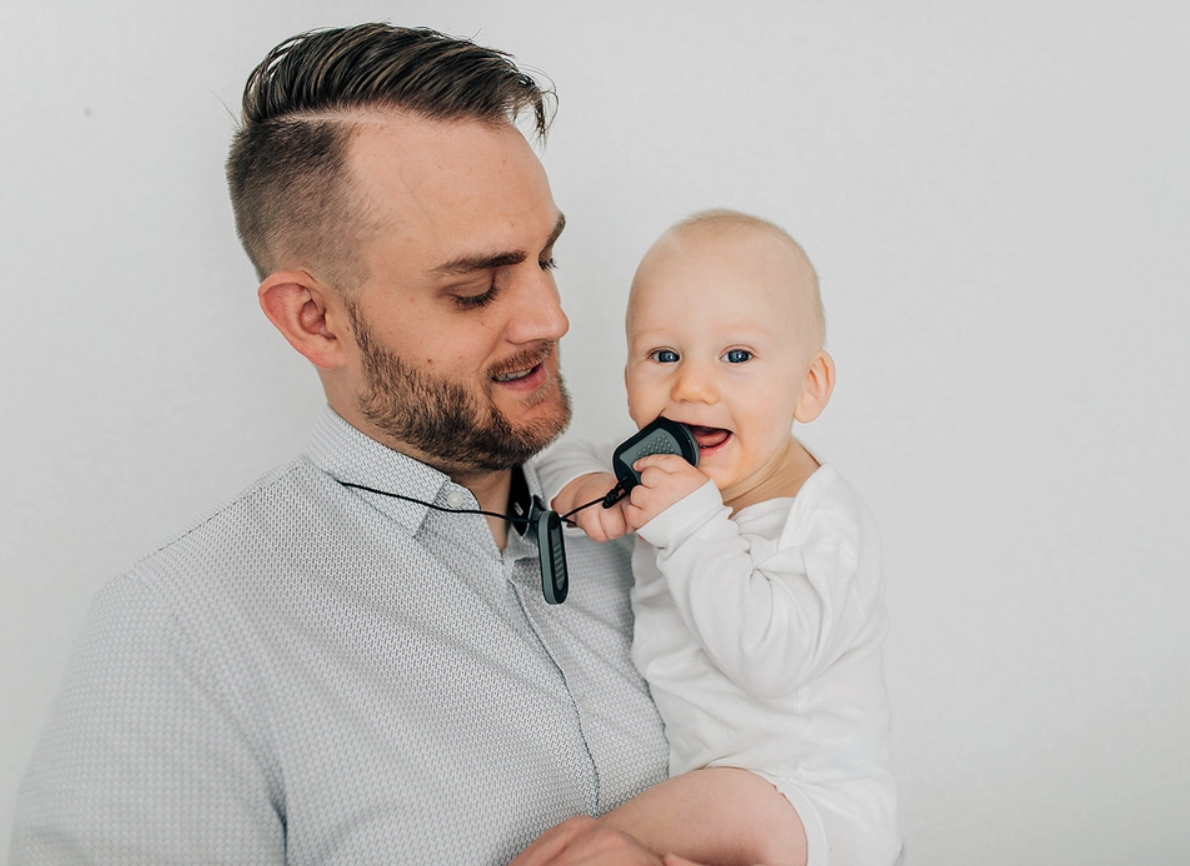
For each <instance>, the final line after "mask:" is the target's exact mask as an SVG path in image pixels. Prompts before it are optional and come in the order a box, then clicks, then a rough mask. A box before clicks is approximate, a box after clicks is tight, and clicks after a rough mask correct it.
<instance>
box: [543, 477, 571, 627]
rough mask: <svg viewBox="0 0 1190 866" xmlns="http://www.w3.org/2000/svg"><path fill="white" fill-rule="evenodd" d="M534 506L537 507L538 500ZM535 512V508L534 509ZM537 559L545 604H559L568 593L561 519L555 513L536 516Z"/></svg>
mask: <svg viewBox="0 0 1190 866" xmlns="http://www.w3.org/2000/svg"><path fill="white" fill-rule="evenodd" d="M534 499H535V500H536V501H535V502H534V505H535V506H536V505H539V504H540V502H541V501H540V500H539V499H537V498H536V497H534ZM534 510H536V508H535V509H534ZM537 558H538V560H539V561H540V563H541V592H542V594H543V595H544V596H545V600H546V603H547V604H561V603H562V602H564V601H566V594H567V593H568V592H569V591H570V575H569V574H568V573H567V571H566V547H565V545H563V543H562V519H561V518H560V517H558V512H556V511H546V510H544V508H543V510H542V511H541V512H540V513H539V514H538V515H537Z"/></svg>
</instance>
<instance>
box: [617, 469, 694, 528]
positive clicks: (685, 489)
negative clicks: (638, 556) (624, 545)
mask: <svg viewBox="0 0 1190 866" xmlns="http://www.w3.org/2000/svg"><path fill="white" fill-rule="evenodd" d="M633 468H634V469H635V470H636V471H637V472H639V473H640V484H638V485H636V486H635V487H633V488H632V491H631V492H630V493H629V494H628V500H629V504H628V507H627V508H625V509H624V516H625V518H627V520H628V528H629V529H631V530H632V531H633V532H635V531H636V530H638V529H640V528H641V527H642V526H644V525H645V524H646V523H648V522H649V521H650V520H652V519H653V518H654V517H656V516H657V515H658V514H660V513H661V512H662V511H664V510H665V509H667V508H669V507H670V506H671V505H673V504H674V503H675V502H677V501H678V500H679V499H682V498H684V497H686V496H688V495H690V494H691V493H693V492H694V491H695V490H697V489H698V488H700V487H702V486H703V485H704V484H706V483H707V476H705V475H703V474H702V473H701V472H699V471H698V469H696V468H695V467H694V466H691V465H690V464H689V463H687V462H686V461H685V460H684V459H683V458H681V457H679V456H678V455H677V454H652V455H650V456H648V457H642V458H641V459H640V460H637V461H636V463H634V464H633Z"/></svg>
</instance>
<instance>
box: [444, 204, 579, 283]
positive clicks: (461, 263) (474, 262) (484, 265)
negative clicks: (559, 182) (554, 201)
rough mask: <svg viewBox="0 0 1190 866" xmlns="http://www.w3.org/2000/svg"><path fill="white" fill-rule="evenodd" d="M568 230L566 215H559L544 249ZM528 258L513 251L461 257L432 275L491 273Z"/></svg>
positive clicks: (526, 255) (518, 251)
mask: <svg viewBox="0 0 1190 866" xmlns="http://www.w3.org/2000/svg"><path fill="white" fill-rule="evenodd" d="M564 228H566V215H565V214H561V213H559V214H558V221H557V222H556V223H554V230H553V231H552V232H550V236H549V239H548V240H546V242H545V246H543V247H542V249H546V250H548V249H549V248H550V247H552V246H553V245H554V242H555V241H556V240H558V236H559V235H560V234H562V229H564ZM526 258H528V253H526V252H525V251H524V250H513V251H511V252H506V253H496V254H495V255H483V254H480V255H473V256H460V257H459V258H457V259H453V260H452V261H449V262H447V263H446V264H444V265H439V266H438V267H436V268H434V270H433V272H432V273H435V274H439V275H442V276H463V275H465V274H471V273H475V272H476V271H490V270H495V269H496V268H506V267H509V266H510V265H519V264H520V263H521V262H523V261H524V260H525V259H526Z"/></svg>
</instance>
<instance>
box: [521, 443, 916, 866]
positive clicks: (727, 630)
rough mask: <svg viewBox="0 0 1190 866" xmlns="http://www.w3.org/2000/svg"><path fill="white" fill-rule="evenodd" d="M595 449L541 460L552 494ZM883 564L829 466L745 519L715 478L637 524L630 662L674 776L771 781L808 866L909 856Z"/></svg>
mask: <svg viewBox="0 0 1190 866" xmlns="http://www.w3.org/2000/svg"><path fill="white" fill-rule="evenodd" d="M590 457H591V452H590V451H587V450H585V449H583V448H582V446H573V447H572V446H561V447H560V448H557V449H554V451H553V452H552V454H551V455H549V456H547V457H546V458H545V459H544V462H545V463H546V464H547V465H546V466H544V467H542V466H540V465H539V470H542V471H543V473H544V474H543V478H547V485H546V486H547V490H549V491H550V492H551V493H552V492H554V491H556V490H558V489H560V487H561V486H562V484H564V483H565V479H568V478H572V477H574V476H575V474H576V470H577V469H578V466H579V464H581V465H582V467H583V470H582V471H586V472H590V471H593V469H594V467H593V466H592V465H591V462H590ZM584 458H585V461H586V462H584ZM604 465H606V464H604ZM602 471H606V470H602ZM558 482H561V483H558ZM555 484H557V486H554V485H555ZM596 507H598V506H596ZM879 562H880V556H879V538H878V537H877V534H876V529H875V525H874V521H873V519H872V517H871V515H870V514H869V512H868V510H867V508H866V507H865V506H864V505H863V503H862V501H861V500H860V499H859V496H858V495H857V494H856V492H855V491H854V490H853V489H852V488H851V486H850V485H849V484H847V482H846V481H844V480H843V478H842V476H840V475H839V473H838V471H837V470H836V469H835V468H834V467H833V466H830V465H823V466H821V467H820V468H819V469H818V470H817V471H816V472H815V473H814V474H813V475H812V476H811V477H810V478H809V479H808V480H807V481H806V483H805V484H804V485H803V486H802V489H801V490H800V491H799V492H798V494H797V496H796V497H795V498H792V499H790V498H784V499H774V500H770V501H767V502H761V503H757V504H756V505H752V506H750V507H748V508H744V509H742V510H741V511H740V512H739V513H737V514H736V515H735V516H734V517H732V516H731V513H730V509H729V508H728V507H727V506H725V505H724V504H723V501H722V498H721V497H720V495H719V491H718V490H717V489H716V487H715V485H714V482H710V481H708V482H707V484H706V485H704V486H703V487H701V488H699V489H698V490H696V491H694V492H693V493H691V494H690V495H689V496H687V497H685V498H684V499H682V500H681V501H679V502H677V503H675V504H674V505H673V506H671V507H670V508H668V509H666V510H665V511H664V512H662V513H661V514H659V515H658V516H657V517H655V518H654V519H653V520H651V521H650V522H649V523H647V524H645V525H644V526H642V527H641V528H640V530H639V531H638V532H637V542H636V549H635V551H634V553H633V559H632V566H633V573H634V575H635V578H636V585H635V587H634V588H633V590H632V607H633V611H634V612H635V615H636V624H635V631H634V634H633V648H632V658H633V661H634V662H635V663H636V666H637V667H638V668H639V669H640V672H641V674H642V675H643V676H644V677H645V679H646V680H648V683H649V688H650V689H651V691H652V695H653V700H654V701H655V702H656V704H657V709H658V710H659V712H660V713H661V717H662V719H663V720H664V721H665V733H666V737H667V739H668V740H669V746H670V765H669V772H670V775H671V776H676V775H678V774H680V773H684V772H686V771H688V770H693V769H697V768H700V767H707V766H725V767H739V768H743V769H747V770H751V771H752V772H755V773H756V774H758V775H760V776H762V777H763V778H765V779H767V780H769V781H770V782H772V783H773V784H774V785H775V786H776V787H777V789H778V790H779V791H781V793H782V794H784V795H785V796H786V797H787V798H788V799H789V800H790V802H791V803H792V804H793V806H794V808H795V809H797V812H798V815H799V816H800V817H801V819H802V823H803V824H804V825H805V829H806V837H807V842H808V847H809V858H808V866H828V864H829V866H882V864H883V866H887V864H892V863H893V862H894V861H895V860H896V859H897V856H898V854H899V852H900V849H901V839H900V833H899V831H898V829H897V808H896V789H895V786H894V784H893V777H892V772H891V767H890V759H889V704H888V694H887V691H886V689H885V686H884V674H883V663H882V658H881V651H880V644H881V641H882V640H883V638H884V635H885V633H886V632H887V630H888V617H887V614H886V612H885V609H884V601H883V583H882V580H881V576H880V564H879Z"/></svg>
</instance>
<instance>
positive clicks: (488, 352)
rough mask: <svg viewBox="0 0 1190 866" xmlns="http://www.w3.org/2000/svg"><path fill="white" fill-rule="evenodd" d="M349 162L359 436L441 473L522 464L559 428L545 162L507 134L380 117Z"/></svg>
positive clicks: (559, 323)
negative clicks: (356, 254) (358, 262)
mask: <svg viewBox="0 0 1190 866" xmlns="http://www.w3.org/2000/svg"><path fill="white" fill-rule="evenodd" d="M348 164H349V171H350V175H351V181H352V183H353V186H354V189H355V191H356V193H357V195H358V196H359V198H360V199H362V201H363V203H364V207H363V216H362V218H363V219H364V220H365V221H366V225H367V228H368V230H369V235H368V237H369V240H367V241H365V242H364V243H363V245H362V246H361V250H360V254H361V259H362V264H363V265H364V267H365V268H366V274H367V278H366V279H365V281H364V282H363V283H362V285H361V286H359V287H358V289H357V290H356V291H355V292H352V293H351V295H350V297H349V298H348V299H347V310H348V314H349V316H350V319H351V323H352V330H353V332H354V336H355V342H356V349H357V350H358V354H357V356H356V358H355V359H354V360H355V363H353V364H351V365H349V369H348V371H347V372H348V376H349V377H350V380H351V391H352V395H353V398H354V402H355V406H354V407H353V408H354V409H355V411H356V412H357V413H358V416H359V419H360V420H362V423H363V424H366V425H367V428H368V429H367V430H366V431H365V432H369V433H370V434H371V435H373V436H374V438H376V439H378V440H380V441H382V442H385V443H386V444H388V445H390V446H392V447H394V448H396V449H398V450H400V451H402V452H404V453H408V454H410V455H411V456H414V457H417V458H419V459H422V460H424V461H425V462H427V463H429V464H430V465H432V466H435V467H436V468H439V469H441V470H443V471H445V472H447V473H449V474H457V473H460V472H474V471H485V470H497V469H507V468H509V467H511V466H514V465H516V464H518V463H520V462H523V461H524V460H525V459H526V458H528V457H529V456H530V455H532V454H534V453H536V452H537V451H539V450H540V449H542V448H544V447H545V446H546V445H547V444H548V443H549V442H550V441H551V440H553V439H554V438H555V437H556V436H557V435H558V434H559V433H560V432H561V431H562V430H563V429H564V428H565V427H566V424H567V423H568V421H569V419H570V406H569V400H568V398H567V396H566V392H565V389H564V386H563V383H562V379H561V376H560V373H559V370H558V351H557V340H558V339H559V338H560V337H561V336H562V335H563V334H565V333H566V331H567V329H568V327H569V322H568V321H567V319H566V316H565V315H564V314H563V312H562V309H561V307H560V306H559V302H558V291H557V287H556V286H555V284H554V278H553V274H552V272H551V271H552V268H553V260H552V254H553V245H554V241H555V240H556V239H557V236H558V234H559V232H560V231H561V228H562V223H563V221H562V216H561V214H560V213H559V212H558V209H557V207H556V206H555V205H554V201H553V197H552V195H551V193H550V188H549V184H548V182H547V180H546V177H545V172H544V171H543V169H542V167H541V163H540V162H539V161H538V160H537V157H536V156H535V155H534V154H533V151H532V149H531V148H530V147H529V145H528V143H527V142H526V141H525V139H524V137H523V136H522V135H521V134H520V132H518V131H517V130H516V129H515V128H514V127H512V126H507V125H500V126H491V125H485V124H480V123H476V122H470V121H464V122H451V123H443V122H438V121H429V120H425V119H421V118H411V117H409V116H406V115H377V116H376V122H374V123H368V124H366V125H365V126H364V128H363V129H362V131H360V132H359V133H357V135H356V136H355V137H354V138H353V140H352V142H351V145H350V150H349V157H348Z"/></svg>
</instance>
